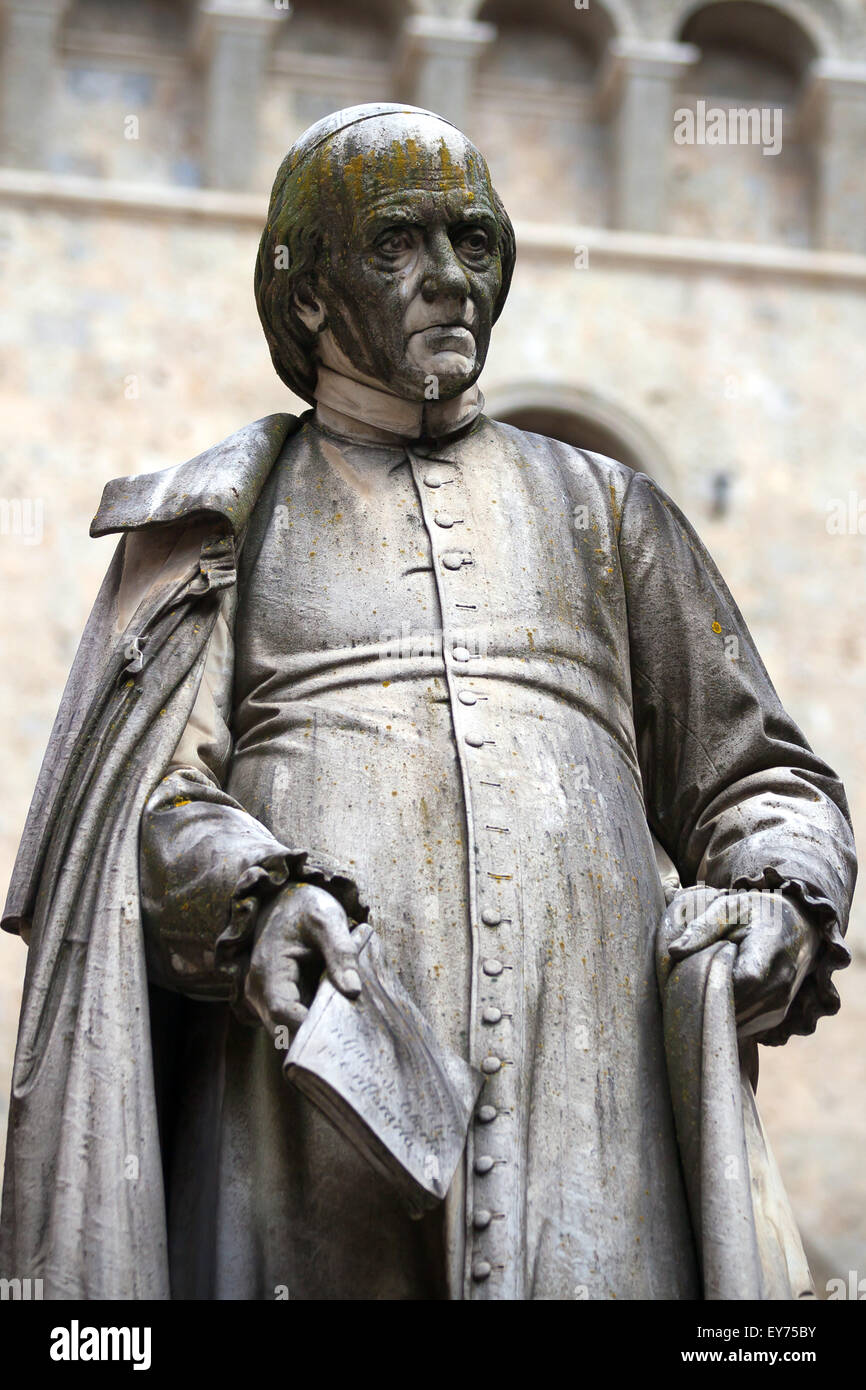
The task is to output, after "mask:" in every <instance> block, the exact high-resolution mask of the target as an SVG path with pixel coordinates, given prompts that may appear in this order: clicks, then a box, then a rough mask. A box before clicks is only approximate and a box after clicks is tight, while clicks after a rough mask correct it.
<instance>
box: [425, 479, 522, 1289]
mask: <svg viewBox="0 0 866 1390" xmlns="http://www.w3.org/2000/svg"><path fill="white" fill-rule="evenodd" d="M410 457H411V456H410ZM412 462H413V464H414V468H415V477H416V482H417V481H419V475H420V482H421V483H422V484H423V488H427V489H431V490H432V491H438V490H439V489H441V488H442V487H445V486H450V487H451V488H452V492H451V493H450V494H449V503H450V504H451V505H450V506H449V509H448V510H447V511H439V510H434V509H433V508H430V509H429V512H428V504H427V503H426V502H425V498H424V495H423V488H419V490H418V491H419V497H420V499H421V508H422V514H423V516H424V520H425V523H426V526H427V532H428V536H429V540H430V544H431V550H432V555H433V561H434V574H435V575H436V582H437V589H438V593H439V600H440V609H441V622H442V627H443V630H444V631H446V632H447V629H448V626H449V622H450V621H451V620H455V622H454V625H455V626H457V625H458V623H459V622H460V615H461V614H465V613H466V612H467V611H474V612H475V613H476V614H478V612H479V607H478V605H479V603H480V601H481V576H480V575H479V573H478V567H477V565H476V557H475V555H474V554H473V551H472V547H471V540H472V537H471V526H470V524H469V523H467V522H466V520H465V518H464V517H463V516H462V515H461V514H460V508H459V506H458V505H456V504H455V502H456V498H457V497H459V494H460V490H461V480H460V476H459V474H458V475H456V476H452V474H451V473H450V472H446V469H448V470H452V469H453V468H454V465H452V464H450V463H448V461H447V460H444V459H442V460H437V461H436V465H435V466H431V465H430V464H427V465H425V466H424V468H423V471H422V469H421V468H420V467H419V466H418V463H417V461H415V460H412ZM430 512H432V516H431V515H430V514H429V513H430ZM443 522H444V524H443ZM455 526H465V527H466V546H465V548H463V549H461V550H456V549H444V550H443V549H442V548H441V540H444V539H445V538H444V537H441V540H437V530H436V528H437V527H438V528H439V533H440V535H441V531H442V530H445V531H453V528H454V527H455ZM437 561H438V563H437ZM470 578H471V583H472V591H471V592H469V591H464V585H465V584H466V583H467V581H469V580H470ZM453 586H457V588H456V592H453V594H452V589H453ZM443 647H444V650H445V652H446V654H447V653H450V657H451V662H450V663H449V662H447V661H446V677H447V679H448V685H449V693H450V695H451V709H452V719H453V725H454V732H455V735H456V737H457V746H458V756H459V758H460V763H461V768H462V771H463V777H464V786H465V788H466V791H467V797H466V800H467V810H468V812H469V814H468V825H467V829H468V831H469V839H470V843H469V856H470V864H471V865H473V866H474V873H473V877H472V882H471V885H470V887H471V892H470V910H471V912H472V920H473V922H479V923H480V924H481V929H482V930H486V931H492V930H495V931H497V932H501V929H502V927H503V925H507V926H511V925H512V924H513V918H512V917H511V916H505V915H504V911H503V909H502V908H501V907H500V906H494V905H493V904H490V903H487V904H484V905H483V906H482V903H480V902H479V901H478V899H479V898H481V899H483V897H484V896H486V893H487V884H486V883H485V882H484V881H483V877H482V872H481V867H480V866H481V864H482V863H483V862H484V860H485V858H487V856H486V855H485V852H484V845H483V844H481V843H479V835H478V832H477V829H476V821H475V817H476V815H477V812H478V810H479V809H481V806H482V805H483V804H487V803H491V805H490V814H489V815H488V816H487V817H486V818H484V817H481V816H479V817H478V820H479V823H480V824H482V825H483V826H484V830H485V831H486V832H488V835H489V838H490V839H491V841H493V840H494V839H497V840H499V841H500V842H505V843H507V841H506V837H507V835H508V833H509V831H508V827H507V826H504V825H502V824H501V821H500V822H499V823H495V824H487V823H486V822H487V821H491V822H495V821H497V820H499V817H500V816H501V809H500V808H499V806H497V805H495V802H496V796H497V792H501V780H500V778H499V777H498V775H497V776H495V777H494V776H488V774H487V773H486V772H485V771H484V770H483V768H482V764H484V763H486V761H487V760H488V759H489V757H490V752H489V750H491V749H492V750H493V753H494V756H495V751H496V741H495V739H494V738H492V737H489V736H488V735H487V734H486V732H485V730H484V729H483V728H482V727H481V725H480V723H479V720H480V718H481V710H482V708H483V709H484V711H485V723H487V727H488V729H489V728H490V724H489V720H490V717H491V713H492V707H491V706H490V705H489V704H486V700H487V697H486V696H480V695H479V694H478V693H477V692H476V691H475V690H473V689H472V688H471V687H468V686H464V685H463V681H464V680H465V679H466V678H467V677H469V678H470V679H471V676H470V670H468V669H466V668H468V666H469V663H470V662H471V661H472V660H473V655H472V653H471V652H470V650H469V648H468V647H467V646H464V645H460V644H458V645H455V646H453V647H452V646H451V644H450V643H449V642H447V641H446V642H444V643H443ZM451 663H453V665H452V664H451ZM458 684H459V688H458ZM482 701H484V702H485V703H484V704H483V705H482V703H481V702H482ZM462 711H465V715H464V714H463V713H462ZM465 718H469V719H471V720H472V723H471V725H470V727H469V728H466V727H465V724H464V719H465ZM461 725H462V726H463V727H461ZM461 748H463V749H469V750H472V751H471V753H469V754H468V756H467V755H465V754H463V753H461V752H460V749H461ZM479 759H480V762H479V761H478V760H479ZM505 867H507V865H506V866H505ZM494 868H495V869H497V870H499V871H500V872H499V873H498V874H493V873H491V874H490V877H493V878H498V879H500V880H501V881H502V882H508V881H511V882H512V883H513V881H514V879H515V877H516V875H515V874H514V873H513V872H512V873H502V872H501V870H502V868H503V863H502V862H499V863H497V864H495V865H493V864H491V870H492V869H494ZM498 886H499V887H501V883H500V884H498ZM479 909H481V910H479ZM505 944H506V943H504V942H503V945H505ZM472 971H473V978H478V979H481V980H483V981H484V982H485V983H484V986H482V987H479V990H478V991H476V990H473V1001H474V1008H473V1027H472V1038H473V1047H472V1052H473V1060H476V1064H477V1065H479V1066H480V1069H481V1072H482V1073H483V1075H484V1077H485V1087H484V1091H483V1092H482V1101H483V1103H482V1104H480V1105H479V1106H478V1108H477V1110H476V1114H475V1120H476V1123H477V1125H478V1127H479V1132H480V1130H481V1129H485V1132H486V1133H489V1134H490V1135H491V1137H492V1136H493V1134H494V1133H495V1134H496V1136H497V1138H498V1140H500V1141H501V1142H500V1143H497V1144H496V1145H495V1146H494V1145H491V1147H495V1149H497V1150H499V1154H500V1156H497V1155H496V1154H494V1153H487V1152H481V1151H480V1150H479V1151H476V1145H475V1142H474V1138H473V1136H471V1135H470V1140H469V1144H468V1148H469V1151H470V1152H469V1162H470V1167H471V1172H472V1174H473V1177H474V1183H473V1184H471V1186H470V1191H472V1189H475V1192H474V1194H473V1195H475V1196H476V1200H475V1201H474V1202H473V1204H472V1216H471V1230H472V1232H473V1233H475V1234H477V1235H481V1234H482V1233H485V1232H486V1233H488V1235H487V1237H485V1242H484V1243H485V1246H487V1245H488V1244H489V1243H490V1240H491V1239H492V1238H493V1232H494V1231H495V1232H496V1236H497V1239H496V1241H495V1244H496V1245H497V1246H498V1247H499V1248H498V1251H497V1253H494V1252H493V1249H492V1248H491V1249H483V1250H481V1249H478V1248H474V1246H473V1248H471V1249H470V1250H469V1251H468V1252H467V1253H468V1255H469V1256H470V1262H469V1270H468V1272H469V1274H470V1276H471V1281H472V1285H473V1286H474V1287H475V1288H476V1289H477V1290H478V1291H479V1293H481V1292H482V1290H483V1289H484V1288H485V1286H486V1285H487V1284H488V1281H489V1282H491V1283H495V1284H499V1288H498V1290H497V1291H496V1292H494V1294H493V1296H507V1291H504V1285H502V1284H500V1281H497V1280H494V1281H491V1279H490V1276H491V1275H492V1274H493V1273H494V1271H497V1273H500V1274H502V1272H504V1270H505V1268H506V1264H507V1263H508V1257H509V1254H510V1252H509V1250H508V1247H507V1245H506V1241H507V1236H508V1232H507V1229H506V1226H507V1223H506V1212H505V1210H502V1209H501V1208H503V1207H506V1206H512V1205H513V1202H512V1201H511V1200H510V1198H511V1193H512V1188H513V1179H514V1177H515V1176H516V1175H515V1174H514V1173H512V1172H510V1170H511V1169H513V1162H512V1160H511V1158H506V1157H504V1156H501V1155H502V1154H503V1153H507V1152H508V1149H507V1147H506V1145H507V1142H508V1139H509V1135H510V1127H509V1123H508V1122H509V1120H510V1119H511V1117H512V1113H513V1102H514V1100H515V1096H514V1095H513V1086H514V1072H515V1068H514V1067H513V1066H510V1065H509V1063H508V1060H507V1058H505V1057H503V1056H502V1055H500V1053H501V1049H500V1048H496V1049H495V1050H494V1049H493V1048H490V1046H489V1042H488V1043H485V1041H484V1034H487V1037H488V1038H489V1037H490V1030H491V1029H498V1028H501V1027H503V1026H504V1025H506V1023H511V1024H512V1025H513V1021H514V1015H513V1009H514V1007H515V1006H514V1004H513V1003H512V1002H511V1000H512V999H513V998H514V982H513V969H512V967H511V966H509V965H507V964H506V963H505V962H504V961H503V960H501V959H499V957H498V956H493V955H490V956H488V955H487V954H486V952H484V951H483V948H481V943H480V942H479V940H478V932H477V931H476V930H475V929H474V928H473V962H472ZM509 981H510V982H511V983H510V987H507V982H509ZM489 990H493V991H495V993H496V997H495V998H494V997H492V996H491V995H490V993H489ZM503 991H505V993H506V994H509V995H510V996H511V997H510V998H509V1001H508V1003H506V1001H505V998H504V997H503ZM477 994H480V995H481V996H484V995H485V994H486V996H487V997H478V998H476V995H477ZM479 1058H480V1060H477V1059H479ZM491 1087H492V1088H493V1092H492V1093H491ZM494 1100H495V1102H496V1103H495V1104H494V1103H492V1102H493V1101H494ZM494 1121H497V1124H496V1126H495V1129H493V1128H490V1127H491V1126H493V1122H494ZM503 1125H504V1126H505V1128H504V1129H503V1128H502V1126H503ZM503 1184H504V1186H503ZM482 1191H483V1193H484V1196H483V1198H482V1195H481V1194H482ZM500 1197H501V1198H502V1199H503V1200H500ZM483 1296H488V1295H487V1294H484V1295H483Z"/></svg>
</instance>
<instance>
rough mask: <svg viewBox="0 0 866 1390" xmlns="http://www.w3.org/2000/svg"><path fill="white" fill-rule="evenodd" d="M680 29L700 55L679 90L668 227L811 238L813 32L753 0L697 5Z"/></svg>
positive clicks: (790, 240) (735, 237)
mask: <svg viewBox="0 0 866 1390" xmlns="http://www.w3.org/2000/svg"><path fill="white" fill-rule="evenodd" d="M678 37H679V38H680V39H681V40H682V41H683V42H684V43H692V44H695V45H696V46H697V48H698V49H699V50H700V55H701V56H700V61H699V62H698V63H697V64H696V66H694V67H693V68H691V69H689V70H688V72H687V75H686V76H685V77H684V79H683V83H682V84H681V89H680V93H679V96H678V99H677V112H676V115H675V125H674V129H675V136H674V150H673V158H672V169H671V174H672V177H671V182H670V212H669V222H668V226H669V230H670V231H671V232H672V233H674V234H677V233H679V234H681V235H686V236H702V237H723V238H725V239H728V240H732V241H769V242H779V243H783V244H785V245H789V246H807V245H808V244H809V242H810V237H811V169H810V162H809V151H808V146H807V145H806V144H805V143H804V141H803V139H802V136H801V132H800V130H799V129H798V118H797V115H798V113H797V106H798V102H799V99H800V94H801V90H802V83H803V79H804V77H805V74H806V71H807V69H808V67H809V65H810V63H811V62H812V60H813V59H814V58H815V57H816V56H817V50H816V46H815V42H814V40H813V39H812V37H811V36H810V35H809V34H808V33H807V32H806V30H805V28H804V27H802V25H800V24H799V23H798V22H797V21H796V20H794V19H793V18H791V16H790V15H789V14H787V13H786V12H785V11H784V10H782V9H781V8H779V7H778V6H776V5H771V4H763V3H752V0H715V3H710V4H704V5H702V6H699V7H695V8H693V9H692V10H691V12H690V13H689V14H687V16H686V17H685V19H684V21H683V22H682V25H681V27H680V30H679V34H678Z"/></svg>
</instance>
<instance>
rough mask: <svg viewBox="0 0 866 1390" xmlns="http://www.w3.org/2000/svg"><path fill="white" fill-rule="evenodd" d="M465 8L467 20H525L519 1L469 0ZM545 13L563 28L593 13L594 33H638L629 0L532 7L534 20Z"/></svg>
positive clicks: (587, 17) (522, 5) (583, 21)
mask: <svg viewBox="0 0 866 1390" xmlns="http://www.w3.org/2000/svg"><path fill="white" fill-rule="evenodd" d="M465 8H466V14H465V17H466V18H467V19H473V20H485V21H487V22H489V23H491V24H496V23H497V22H498V19H497V16H498V15H499V14H501V15H503V16H507V15H508V13H509V12H512V13H514V14H516V15H517V16H518V17H522V18H523V19H524V21H525V20H526V6H525V5H524V4H522V3H520V2H519V0H518V2H517V3H508V0H505V3H501V2H500V0H471V2H470V3H469V4H468V5H467V6H466V7H465ZM564 8H567V9H569V11H570V12H569V13H568V15H567V17H566V16H565V15H564V14H563V9H564ZM547 15H550V16H552V17H553V19H554V22H558V23H561V24H562V25H563V27H564V28H565V27H568V28H571V27H572V26H573V25H574V23H575V22H577V23H579V24H586V21H588V20H589V17H590V15H592V16H593V18H592V20H591V21H590V23H591V24H592V25H593V26H594V32H595V33H597V34H598V35H602V34H604V35H605V36H606V37H607V38H623V37H631V36H632V35H635V34H637V32H638V26H637V23H636V21H635V17H634V14H633V12H632V7H631V4H630V3H629V2H628V0H589V3H588V4H587V6H586V8H585V9H583V10H579V9H578V6H577V5H573V6H572V5H569V6H566V7H563V5H561V4H551V3H550V0H547V3H542V4H541V5H534V6H533V9H532V16H531V18H532V19H533V20H535V19H536V18H538V17H539V16H540V17H541V18H542V22H543V21H544V18H545V16H547Z"/></svg>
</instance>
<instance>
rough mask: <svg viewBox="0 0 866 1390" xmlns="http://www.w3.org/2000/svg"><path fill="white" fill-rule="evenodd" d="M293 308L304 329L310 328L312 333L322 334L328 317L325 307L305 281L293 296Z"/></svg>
mask: <svg viewBox="0 0 866 1390" xmlns="http://www.w3.org/2000/svg"><path fill="white" fill-rule="evenodd" d="M292 308H293V309H294V311H295V313H296V314H297V316H298V318H299V319H300V320H301V323H302V324H303V325H304V327H305V328H308V329H309V330H310V332H311V333H321V332H322V329H323V328H325V327H326V325H327V321H328V316H327V314H326V312H325V306H324V304H323V303H322V301H321V299H319V297H318V295H316V294H314V293H313V291H312V290H311V289H310V286H309V285H308V284H307V283H305V282H303V281H302V282H301V284H300V285H298V287H297V289H296V290H295V291H294V293H293V294H292Z"/></svg>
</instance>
